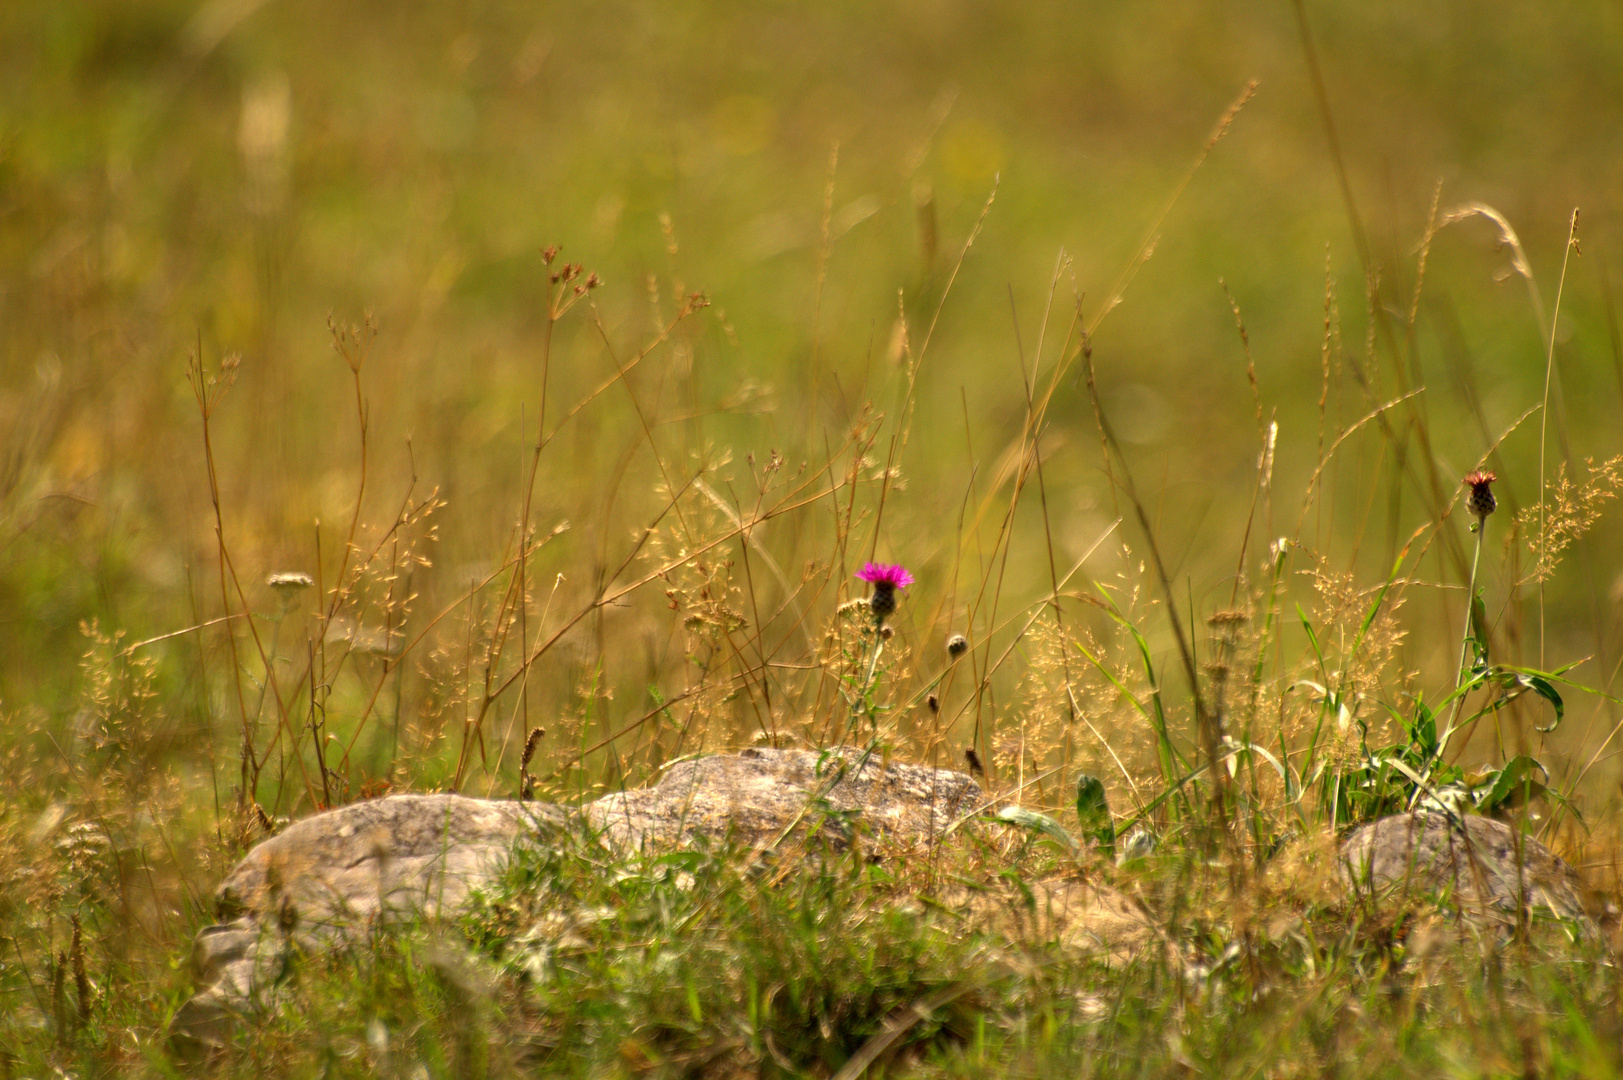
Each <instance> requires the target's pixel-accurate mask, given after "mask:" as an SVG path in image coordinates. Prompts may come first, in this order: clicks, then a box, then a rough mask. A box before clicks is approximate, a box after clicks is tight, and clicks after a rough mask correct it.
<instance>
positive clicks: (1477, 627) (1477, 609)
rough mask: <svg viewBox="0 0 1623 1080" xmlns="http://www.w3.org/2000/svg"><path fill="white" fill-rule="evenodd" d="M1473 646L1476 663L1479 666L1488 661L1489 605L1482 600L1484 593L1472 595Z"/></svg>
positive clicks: (1475, 665)
mask: <svg viewBox="0 0 1623 1080" xmlns="http://www.w3.org/2000/svg"><path fill="white" fill-rule="evenodd" d="M1471 647H1472V649H1473V650H1474V651H1475V652H1476V664H1474V665H1472V666H1473V667H1479V666H1481V665H1483V664H1486V663H1487V662H1488V605H1486V604H1484V603H1483V602H1482V594H1481V593H1477V594H1476V595H1475V596H1473V597H1471Z"/></svg>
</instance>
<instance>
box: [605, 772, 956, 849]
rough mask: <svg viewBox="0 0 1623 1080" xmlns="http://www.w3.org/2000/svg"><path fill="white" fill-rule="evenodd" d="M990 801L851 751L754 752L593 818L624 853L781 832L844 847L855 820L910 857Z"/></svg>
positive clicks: (630, 795) (949, 777) (936, 775)
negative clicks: (909, 851) (913, 850)
mask: <svg viewBox="0 0 1623 1080" xmlns="http://www.w3.org/2000/svg"><path fill="white" fill-rule="evenodd" d="M985 801H986V798H985V796H984V795H982V794H981V790H980V788H979V787H977V786H976V784H975V781H973V780H971V779H970V778H969V777H968V776H966V775H964V774H963V773H959V772H950V771H948V770H946V769H933V768H930V767H929V766H926V765H906V764H900V763H892V764H886V763H884V762H883V761H882V760H881V759H880V757H879V756H878V755H877V754H866V753H864V752H863V751H861V750H857V749H854V748H852V747H848V746H846V747H839V748H837V749H834V750H827V751H817V750H770V749H752V750H745V751H743V752H742V753H739V754H718V755H715V756H711V757H703V758H697V759H694V760H691V761H682V762H678V763H677V764H675V765H672V766H671V767H670V768H669V769H667V770H666V772H665V776H664V777H663V778H662V779H661V780H660V782H659V783H658V784H656V785H655V786H654V787H651V788H644V789H641V790H636V791H622V792H616V793H614V794H612V795H605V796H604V797H603V798H601V799H598V800H597V801H596V802H595V803H592V804H591V805H590V806H588V807H586V815H587V818H588V820H590V821H591V823H592V825H593V826H594V827H596V828H598V829H601V830H603V832H604V834H605V837H606V838H607V839H608V840H609V841H610V842H611V843H613V844H614V845H615V846H616V847H619V848H621V849H622V850H627V851H637V850H642V849H644V848H648V847H651V846H652V847H661V848H671V847H679V846H680V847H687V846H691V845H692V844H693V843H694V842H695V841H697V840H699V839H700V838H707V839H712V840H717V839H720V840H727V841H730V842H733V843H738V844H742V845H745V846H748V847H759V846H763V845H771V844H772V843H773V842H774V841H776V840H777V839H778V837H779V836H780V835H781V834H784V833H788V834H790V835H795V836H801V837H804V836H807V835H809V834H813V833H815V834H817V835H820V836H821V837H823V838H824V839H827V840H832V841H833V842H834V844H835V845H836V846H843V845H844V844H845V843H847V842H849V840H850V839H851V831H852V825H853V823H855V822H857V821H860V822H861V823H862V825H863V827H864V828H865V829H867V830H868V832H869V834H870V836H871V837H872V838H873V839H875V840H877V841H878V842H879V843H880V844H881V845H882V846H886V847H890V848H893V849H896V848H899V849H902V850H906V849H909V848H917V847H927V846H929V845H930V844H933V843H935V842H936V841H938V840H940V839H941V837H942V835H943V834H944V833H945V832H946V831H947V830H948V829H949V828H951V827H952V826H953V824H954V823H956V822H958V821H960V820H961V819H963V818H966V817H969V816H971V815H973V814H974V813H975V811H977V810H979V809H980V807H981V806H982V804H984V803H985Z"/></svg>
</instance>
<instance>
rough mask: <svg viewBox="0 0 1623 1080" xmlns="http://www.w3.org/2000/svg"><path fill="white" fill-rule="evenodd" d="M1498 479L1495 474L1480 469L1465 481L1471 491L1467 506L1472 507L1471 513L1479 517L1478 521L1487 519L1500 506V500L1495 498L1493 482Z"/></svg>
mask: <svg viewBox="0 0 1623 1080" xmlns="http://www.w3.org/2000/svg"><path fill="white" fill-rule="evenodd" d="M1496 479H1497V477H1495V476H1494V475H1493V473H1491V472H1484V471H1483V470H1481V469H1478V470H1476V471H1475V472H1473V473H1471V474H1470V475H1469V476H1467V477H1466V478H1465V480H1464V481H1463V482H1464V484H1465V486H1466V487H1468V488H1470V489H1471V494H1470V495H1469V496H1468V497H1467V498H1466V502H1465V504H1466V506H1468V507H1470V509H1471V513H1473V514H1475V515H1476V516H1477V519H1478V521H1480V520H1482V519H1484V518H1486V517H1487V516H1488V515H1489V514H1491V513H1493V512H1494V510H1495V509H1497V508H1498V506H1499V503H1498V500H1496V499H1495V498H1494V497H1493V482H1494V480H1496Z"/></svg>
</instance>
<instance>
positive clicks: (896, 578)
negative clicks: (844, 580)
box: [856, 562, 913, 589]
mask: <svg viewBox="0 0 1623 1080" xmlns="http://www.w3.org/2000/svg"><path fill="white" fill-rule="evenodd" d="M856 576H857V577H859V578H861V579H862V580H863V581H866V582H868V584H870V585H872V586H873V587H874V588H876V589H905V588H907V587H908V586H909V585H911V584H913V575H912V574H909V573H908V572H907V567H905V566H903V565H902V564H901V563H896V564H895V565H892V566H887V565H885V564H884V563H876V562H871V563H868V564H867V565H865V566H863V568H862V569H861V570H858V571H857V574H856Z"/></svg>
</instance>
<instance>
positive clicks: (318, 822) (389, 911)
mask: <svg viewBox="0 0 1623 1080" xmlns="http://www.w3.org/2000/svg"><path fill="white" fill-rule="evenodd" d="M984 802H985V797H984V796H983V795H982V793H981V791H980V788H979V787H977V786H976V785H975V782H974V781H973V780H971V779H970V778H969V777H968V776H965V775H964V774H962V773H957V772H950V771H947V770H942V769H933V768H929V767H927V766H921V765H907V764H899V763H892V764H886V763H885V762H884V761H883V760H882V759H881V758H880V757H879V756H878V755H874V754H866V753H864V752H863V751H860V750H855V749H851V748H849V747H842V748H838V749H835V750H830V751H826V752H818V751H810V750H774V749H753V750H745V751H744V752H742V753H740V754H736V755H717V756H712V757H704V758H698V759H694V760H689V761H682V762H678V763H677V764H675V765H672V766H671V767H670V768H669V769H667V770H666V772H665V775H664V777H663V778H662V779H661V780H660V782H659V783H658V784H657V785H655V786H654V787H651V788H646V789H642V790H635V791H623V792H616V793H613V794H610V795H607V796H604V797H603V798H601V799H598V800H597V801H596V802H593V803H590V804H588V805H587V806H585V807H583V808H582V811H581V812H583V813H584V817H585V819H586V821H587V822H588V823H589V824H590V826H591V827H592V828H593V829H595V830H598V831H599V832H601V834H602V839H603V840H604V841H605V843H606V844H607V845H608V846H609V847H610V848H611V849H613V850H618V851H619V852H621V853H623V854H630V853H634V852H640V851H644V850H649V849H654V848H658V849H667V850H668V849H671V848H676V847H687V846H692V845H694V844H696V843H699V842H704V841H715V842H724V843H732V844H739V845H741V846H745V847H754V848H763V847H768V846H771V845H772V844H773V842H774V841H776V840H777V839H778V838H779V837H780V836H785V837H790V838H794V839H805V838H809V837H812V836H816V837H817V838H818V839H819V840H820V841H822V842H827V843H830V844H832V845H833V846H835V847H844V846H845V845H846V844H848V843H849V842H850V841H851V840H852V839H853V836H854V833H855V826H856V823H857V822H861V823H862V828H863V829H865V830H866V833H867V835H868V836H869V837H870V838H871V839H872V840H873V841H875V842H876V843H877V846H879V847H880V848H883V849H884V850H886V851H889V852H892V853H901V852H906V851H909V850H917V849H920V848H922V847H926V846H928V845H930V844H932V843H935V842H937V841H939V840H940V839H941V838H942V837H943V836H944V835H945V833H946V832H947V831H948V830H949V829H950V828H951V827H952V826H953V825H954V824H955V823H957V822H959V821H961V820H963V819H965V818H967V817H968V816H971V815H973V814H974V813H975V811H977V810H978V809H979V808H980V807H981V805H982V804H983V803H984ZM581 812H577V811H571V810H566V809H564V808H562V807H558V806H552V805H548V804H544V803H542V804H538V803H523V804H520V803H517V802H504V801H492V800H485V799H471V798H467V797H464V796H461V795H395V796H390V797H387V798H382V799H377V800H373V801H370V802H362V803H353V804H351V805H349V806H344V807H340V808H338V809H336V810H330V811H327V812H325V813H321V814H317V815H315V816H314V817H310V818H306V819H305V820H303V821H300V822H297V823H296V824H294V825H292V826H290V827H289V828H288V829H287V830H286V831H284V832H282V833H280V834H279V835H277V836H274V837H271V838H270V839H268V840H266V841H264V842H263V843H261V844H259V845H258V846H256V847H255V848H254V849H253V850H252V851H250V852H249V853H248V855H247V856H246V857H245V858H244V859H243V860H242V862H241V863H239V864H238V865H237V867H236V868H235V869H234V870H232V872H231V873H230V874H229V875H228V876H227V877H226V879H225V881H224V882H223V883H222V884H221V885H220V887H219V890H218V891H217V893H216V898H217V906H218V911H219V914H220V917H221V919H222V922H221V923H219V924H218V925H215V926H210V927H206V928H205V929H203V930H202V931H201V932H199V933H198V935H197V938H196V941H195V942H194V945H193V952H192V963H193V972H194V976H195V978H196V980H197V983H198V985H199V986H200V987H201V988H202V989H201V990H200V991H199V992H198V993H197V995H196V996H194V997H193V998H192V999H191V1000H190V1001H188V1002H187V1003H186V1004H185V1005H184V1006H182V1008H181V1009H180V1010H179V1012H178V1013H177V1014H176V1016H175V1019H174V1021H173V1023H172V1025H171V1030H172V1032H173V1034H174V1036H175V1038H176V1040H177V1042H178V1043H180V1044H181V1045H182V1047H183V1048H186V1047H188V1046H189V1047H192V1048H197V1047H201V1046H206V1045H210V1044H215V1043H218V1042H220V1041H221V1040H222V1039H223V1037H224V1034H225V1032H226V1031H227V1025H228V1024H229V1023H230V1021H231V1019H232V1017H233V1016H234V1015H235V1014H237V1013H240V1012H242V1011H243V1010H244V1009H247V1008H250V1007H252V1006H253V1004H254V1003H255V1002H257V1001H261V1000H262V999H264V998H265V996H266V994H267V993H268V991H269V990H270V989H271V988H272V987H273V986H274V985H275V983H276V981H277V979H278V977H279V975H280V973H281V971H282V970H283V966H284V963H285V958H286V957H287V956H288V955H289V954H290V953H291V952H292V951H294V950H303V951H314V950H319V949H324V948H331V947H334V946H336V945H339V944H342V943H343V942H344V941H346V940H348V939H349V938H350V937H351V936H352V934H353V932H354V931H356V930H364V929H365V927H367V926H368V925H369V923H371V922H372V921H373V920H374V919H376V918H386V919H400V918H419V917H426V918H433V917H436V916H438V915H450V914H454V913H456V912H458V911H460V910H462V909H463V908H464V905H465V903H466V901H467V899H468V895H469V893H470V892H471V891H472V890H473V889H475V888H478V887H480V886H482V885H487V884H490V883H491V882H493V881H494V880H495V877H496V875H497V874H499V872H500V870H501V868H502V865H503V863H504V861H505V860H506V858H507V856H508V855H509V854H510V853H511V851H512V849H513V846H514V844H515V843H516V842H517V841H518V840H519V839H520V838H521V837H534V836H535V835H536V833H537V832H538V831H543V832H544V831H545V830H546V829H547V828H549V827H559V826H563V825H565V824H566V823H568V822H569V821H571V820H578V817H577V815H578V814H579V813H581Z"/></svg>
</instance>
